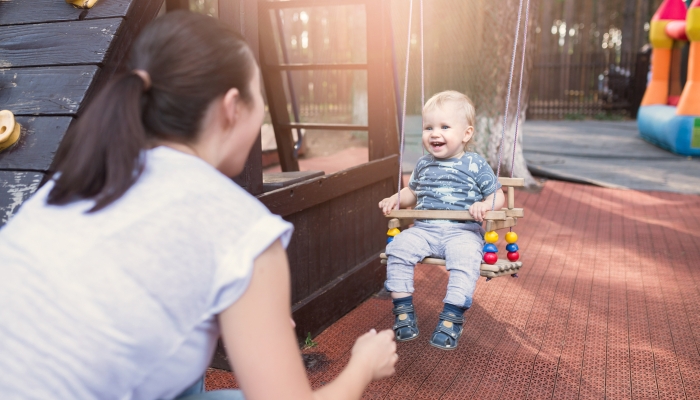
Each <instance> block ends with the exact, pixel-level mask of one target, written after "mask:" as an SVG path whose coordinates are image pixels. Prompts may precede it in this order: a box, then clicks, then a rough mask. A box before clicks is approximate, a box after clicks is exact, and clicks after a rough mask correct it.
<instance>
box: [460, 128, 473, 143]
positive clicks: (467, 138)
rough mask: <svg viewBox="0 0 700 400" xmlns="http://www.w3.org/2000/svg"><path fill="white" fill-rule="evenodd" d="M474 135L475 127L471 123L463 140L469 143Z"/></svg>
mask: <svg viewBox="0 0 700 400" xmlns="http://www.w3.org/2000/svg"><path fill="white" fill-rule="evenodd" d="M472 136H474V127H473V126H471V125H469V126H468V127H467V130H466V131H464V139H463V140H462V142H463V143H467V142H468V141H470V140H471V138H472Z"/></svg>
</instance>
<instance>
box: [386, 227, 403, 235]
mask: <svg viewBox="0 0 700 400" xmlns="http://www.w3.org/2000/svg"><path fill="white" fill-rule="evenodd" d="M399 233H401V231H400V230H399V228H391V229H389V230H388V231H387V232H386V234H387V235H388V236H396V235H398V234H399Z"/></svg>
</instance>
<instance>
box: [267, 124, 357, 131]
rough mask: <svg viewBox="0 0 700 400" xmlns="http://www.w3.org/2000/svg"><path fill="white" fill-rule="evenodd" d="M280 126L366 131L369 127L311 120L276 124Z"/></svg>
mask: <svg viewBox="0 0 700 400" xmlns="http://www.w3.org/2000/svg"><path fill="white" fill-rule="evenodd" d="M278 126H279V127H281V128H290V129H324V130H329V131H368V130H369V127H368V126H366V125H352V124H319V123H313V122H289V123H280V124H278Z"/></svg>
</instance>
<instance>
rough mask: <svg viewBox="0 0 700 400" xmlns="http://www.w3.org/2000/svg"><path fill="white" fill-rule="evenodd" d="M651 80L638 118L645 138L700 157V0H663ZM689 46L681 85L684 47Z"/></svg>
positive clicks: (656, 19)
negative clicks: (687, 43)
mask: <svg viewBox="0 0 700 400" xmlns="http://www.w3.org/2000/svg"><path fill="white" fill-rule="evenodd" d="M650 25H651V26H650V30H649V41H650V43H651V46H652V49H653V50H652V55H651V79H650V81H649V85H648V86H647V89H646V92H645V93H644V98H643V99H642V105H641V107H640V109H639V114H638V115H637V125H638V127H639V132H640V135H641V136H642V138H643V139H645V140H647V141H648V142H651V143H653V144H655V145H657V146H659V147H661V148H663V149H666V150H668V151H671V152H673V153H677V154H682V155H686V156H700V47H699V46H700V0H694V1H693V2H692V3H691V5H690V8H686V5H685V3H684V2H683V1H682V0H664V2H663V3H661V6H659V9H658V10H657V11H656V13H655V14H654V16H653V17H652V20H651V24H650ZM686 42H690V51H689V55H688V64H687V78H686V82H685V85H683V84H682V80H681V79H682V78H681V75H682V74H681V71H682V67H683V66H682V65H681V63H682V61H681V59H682V58H681V48H682V47H683V46H685V44H686Z"/></svg>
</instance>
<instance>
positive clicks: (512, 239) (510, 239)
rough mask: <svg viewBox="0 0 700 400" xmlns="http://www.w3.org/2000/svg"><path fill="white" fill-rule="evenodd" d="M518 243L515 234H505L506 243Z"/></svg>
mask: <svg viewBox="0 0 700 400" xmlns="http://www.w3.org/2000/svg"><path fill="white" fill-rule="evenodd" d="M517 241H518V234H517V233H515V232H508V233H506V242H508V243H515V242H517Z"/></svg>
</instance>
